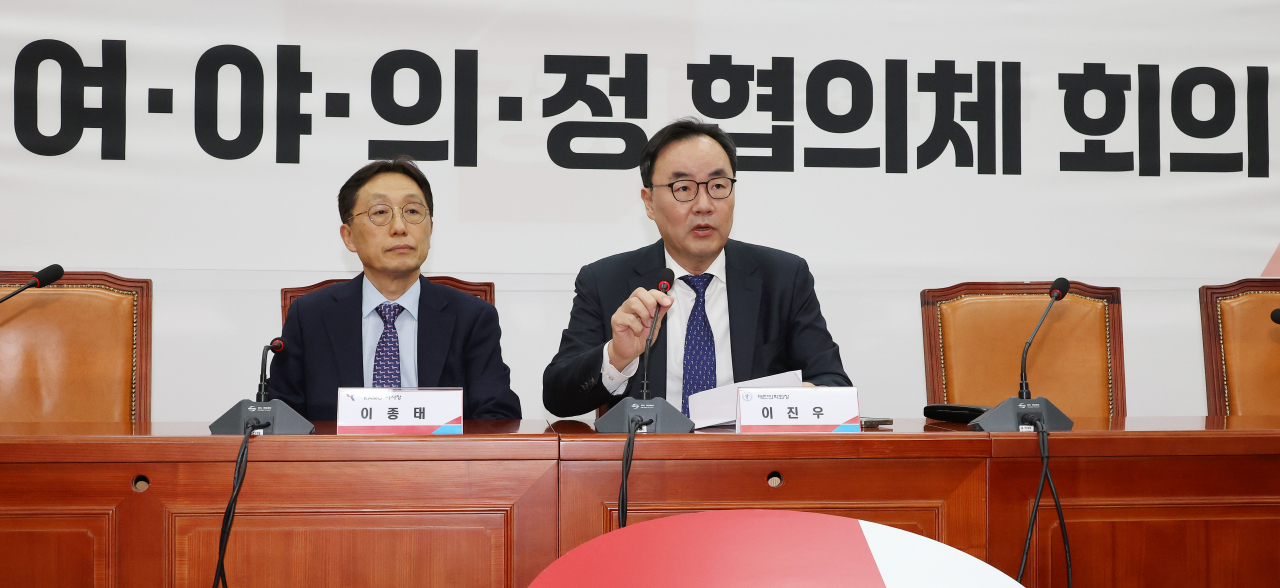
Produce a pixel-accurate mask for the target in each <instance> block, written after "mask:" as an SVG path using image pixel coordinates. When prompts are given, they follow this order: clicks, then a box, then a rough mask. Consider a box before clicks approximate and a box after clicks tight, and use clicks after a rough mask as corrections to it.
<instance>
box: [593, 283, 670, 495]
mask: <svg viewBox="0 0 1280 588" xmlns="http://www.w3.org/2000/svg"><path fill="white" fill-rule="evenodd" d="M675 281H676V275H675V272H673V271H671V269H670V268H663V270H662V272H661V273H659V275H658V290H660V291H662V292H663V293H664V294H665V293H667V292H668V291H670V290H671V284H672V283H674V282H675ZM658 310H659V309H657V308H655V309H654V310H653V317H654V322H653V323H650V328H649V336H648V337H647V339H646V341H645V345H644V351H643V352H642V355H643V358H642V360H641V362H642V363H643V364H644V368H643V369H644V375H643V376H642V378H643V379H642V380H641V381H640V392H639V398H635V397H632V396H627V397H624V398H622V400H620V401H619V402H618V403H617V404H615V405H613V408H610V409H609V411H608V412H606V413H604V414H603V415H600V418H598V419H596V431H598V432H600V433H626V434H628V436H629V437H631V438H632V439H634V438H635V434H636V433H637V432H639V433H692V432H693V421H692V420H689V417H687V416H684V413H682V412H680V409H678V408H676V407H675V406H672V405H671V403H670V402H667V400H666V399H665V398H652V397H651V396H650V394H649V352H650V351H651V349H650V347H651V346H652V345H653V333H654V332H655V331H657V330H658V329H657V326H658V325H657V317H658ZM624 479H625V477H624ZM624 493H625V491H624Z"/></svg>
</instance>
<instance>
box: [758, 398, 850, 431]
mask: <svg viewBox="0 0 1280 588" xmlns="http://www.w3.org/2000/svg"><path fill="white" fill-rule="evenodd" d="M861 430H862V421H861V419H860V417H859V415H858V389H857V388H854V387H840V388H819V387H812V386H804V387H797V388H743V389H741V390H738V425H737V431H738V432H739V433H857V432H859V431H861Z"/></svg>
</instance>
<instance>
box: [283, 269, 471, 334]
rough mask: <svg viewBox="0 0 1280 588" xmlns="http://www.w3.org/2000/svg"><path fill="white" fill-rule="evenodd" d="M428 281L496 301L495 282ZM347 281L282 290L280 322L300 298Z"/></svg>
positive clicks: (434, 278) (437, 278)
mask: <svg viewBox="0 0 1280 588" xmlns="http://www.w3.org/2000/svg"><path fill="white" fill-rule="evenodd" d="M427 280H428V281H430V282H431V283H432V284H440V285H441V286H449V287H451V288H456V289H458V290H460V291H462V292H466V293H467V294H470V295H472V296H475V297H477V298H479V299H481V300H484V301H485V302H488V303H489V304H493V300H494V298H493V291H494V288H493V282H468V281H466V280H459V279H458V278H451V277H449V276H427ZM345 281H347V280H341V279H339V280H325V281H323V282H317V283H315V284H312V285H310V286H302V287H300V288H281V289H280V322H281V324H283V323H284V320H285V319H286V318H288V316H289V307H290V306H293V301H294V300H297V299H298V298H299V297H301V296H302V295H304V294H310V293H312V292H315V291H316V290H320V289H322V288H326V287H329V286H332V285H334V284H340V283H342V282H345Z"/></svg>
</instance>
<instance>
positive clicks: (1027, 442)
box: [991, 430, 1280, 459]
mask: <svg viewBox="0 0 1280 588" xmlns="http://www.w3.org/2000/svg"><path fill="white" fill-rule="evenodd" d="M1275 454H1280V430H1265V431H1260V430H1227V431H1124V432H1122V431H1114V432H1111V431H1063V432H1057V433H1050V434H1049V455H1050V456H1058V457H1068V456H1073V457H1085V456H1097V457H1122V456H1145V455H1152V456H1170V455H1275ZM991 455H992V457H1036V458H1037V459H1038V458H1039V457H1040V444H1039V442H1038V441H1037V440H1036V436H1035V435H1028V434H1025V433H992V434H991Z"/></svg>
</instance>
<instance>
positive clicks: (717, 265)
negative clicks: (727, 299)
mask: <svg viewBox="0 0 1280 588" xmlns="http://www.w3.org/2000/svg"><path fill="white" fill-rule="evenodd" d="M662 254H663V255H665V256H666V258H667V267H669V268H671V271H672V272H675V274H676V279H677V280H679V279H680V277H681V276H688V275H691V274H690V273H689V270H686V269H684V268H683V267H681V266H680V264H678V263H676V260H675V259H674V258H672V257H671V253H670V252H668V251H667V248H666V247H663V248H662ZM703 273H708V274H711V275H712V276H714V277H713V278H712V280H711V281H713V282H714V281H716V280H719V281H720V282H721V283H727V282H726V281H725V273H724V249H721V250H720V254H719V255H717V256H716V259H715V261H712V262H711V265H710V266H709V267H707V271H705V272H703Z"/></svg>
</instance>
